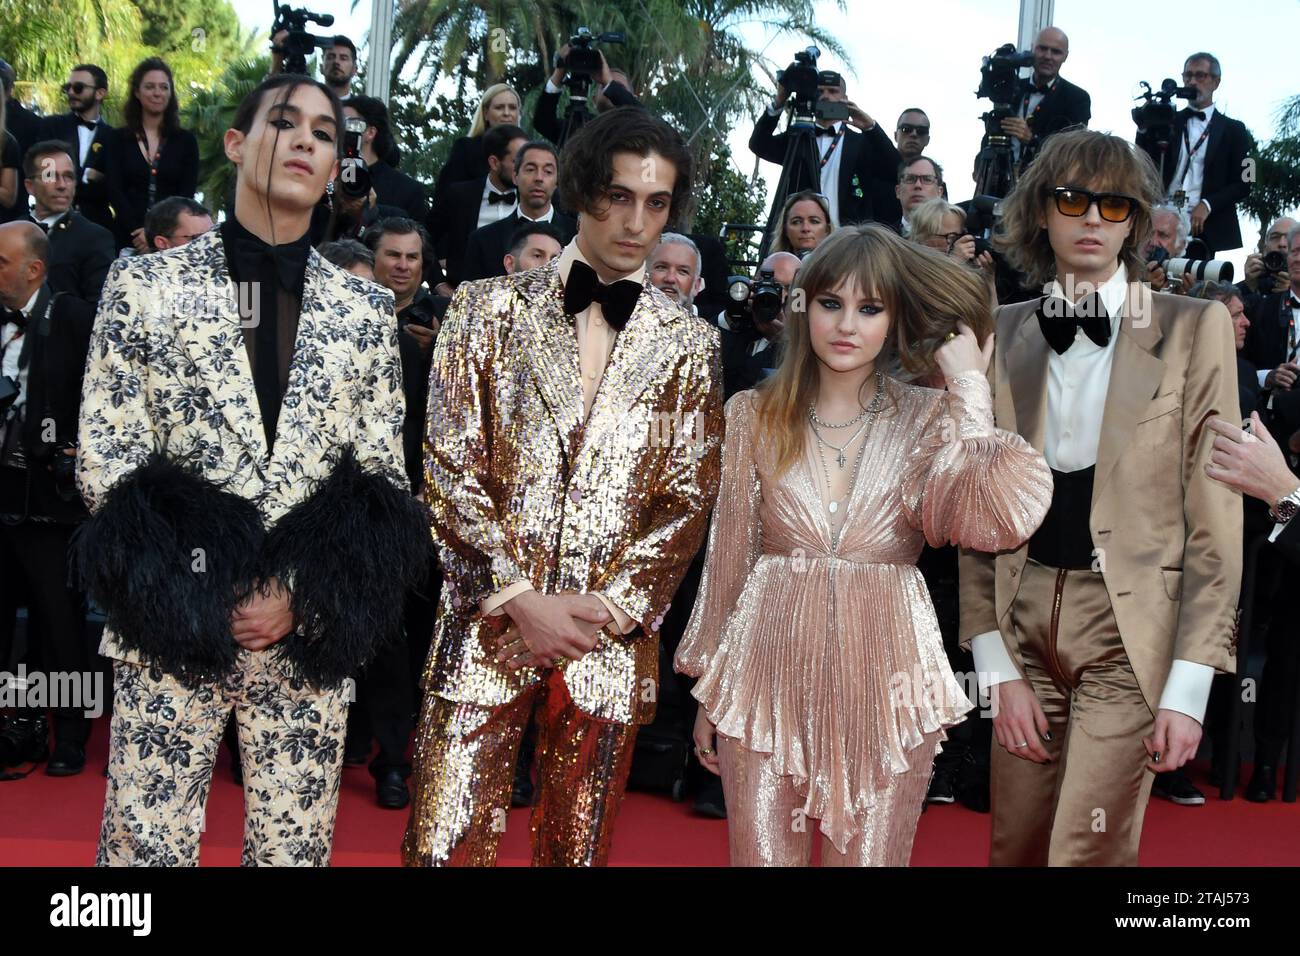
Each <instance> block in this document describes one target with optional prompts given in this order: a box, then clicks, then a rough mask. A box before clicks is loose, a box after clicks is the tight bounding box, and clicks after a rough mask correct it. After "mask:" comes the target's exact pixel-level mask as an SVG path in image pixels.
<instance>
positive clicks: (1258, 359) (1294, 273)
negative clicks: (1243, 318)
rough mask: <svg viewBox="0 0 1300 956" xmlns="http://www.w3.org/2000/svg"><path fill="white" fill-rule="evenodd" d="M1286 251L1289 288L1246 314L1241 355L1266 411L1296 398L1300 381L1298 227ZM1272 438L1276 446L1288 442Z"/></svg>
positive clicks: (1263, 298) (1262, 299)
mask: <svg viewBox="0 0 1300 956" xmlns="http://www.w3.org/2000/svg"><path fill="white" fill-rule="evenodd" d="M1287 250H1288V251H1287V269H1288V272H1289V275H1290V278H1291V285H1290V287H1289V288H1285V289H1279V290H1278V291H1276V292H1274V293H1271V294H1270V295H1265V296H1260V297H1259V298H1257V299H1256V300H1255V302H1254V304H1253V305H1252V306H1251V307H1250V308H1249V310H1248V312H1247V315H1248V316H1249V318H1250V328H1249V329H1247V331H1246V344H1245V346H1244V348H1243V351H1244V353H1245V356H1246V358H1247V359H1248V360H1249V361H1250V363H1251V365H1253V366H1254V367H1255V369H1256V371H1257V375H1258V377H1259V385H1260V388H1261V389H1262V390H1263V391H1265V392H1267V393H1269V396H1270V398H1269V400H1267V401H1268V405H1269V407H1271V406H1272V405H1273V404H1274V402H1275V401H1278V400H1282V399H1283V397H1284V396H1291V397H1287V398H1286V401H1287V402H1291V401H1293V400H1295V399H1297V398H1300V389H1297V388H1296V380H1297V378H1300V364H1298V362H1297V353H1298V352H1300V226H1292V227H1291V230H1290V232H1289V233H1288V234H1287ZM1292 393H1294V394H1293V395H1292ZM1270 427H1273V423H1272V422H1271V421H1270ZM1274 434H1275V437H1276V438H1277V439H1278V441H1279V442H1285V441H1287V439H1288V438H1290V436H1289V435H1281V434H1277V433H1276V432H1275V433H1274Z"/></svg>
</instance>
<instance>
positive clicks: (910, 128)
mask: <svg viewBox="0 0 1300 956" xmlns="http://www.w3.org/2000/svg"><path fill="white" fill-rule="evenodd" d="M898 131H899V132H900V133H903V134H904V135H907V134H909V133H915V134H916V135H917V136H929V135H930V127H928V126H915V125H913V124H912V123H899V124H898Z"/></svg>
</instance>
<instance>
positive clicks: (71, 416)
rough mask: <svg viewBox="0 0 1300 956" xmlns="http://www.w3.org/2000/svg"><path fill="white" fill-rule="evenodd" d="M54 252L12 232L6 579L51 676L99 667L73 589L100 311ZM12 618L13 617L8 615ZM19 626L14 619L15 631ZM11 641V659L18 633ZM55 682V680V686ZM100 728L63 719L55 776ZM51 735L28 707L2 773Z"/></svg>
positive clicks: (5, 238) (64, 772)
mask: <svg viewBox="0 0 1300 956" xmlns="http://www.w3.org/2000/svg"><path fill="white" fill-rule="evenodd" d="M49 259H50V244H49V242H48V241H47V239H46V237H45V234H44V233H42V232H41V231H40V229H38V228H37V227H36V226H35V225H34V224H32V223H30V222H12V223H6V224H5V225H3V226H0V313H2V314H0V376H3V377H0V578H3V580H4V582H5V592H6V595H7V596H6V602H7V601H8V600H10V598H9V597H8V595H13V594H14V593H15V592H23V593H25V594H26V595H27V600H26V604H27V610H28V622H29V626H28V654H27V658H28V660H27V663H28V665H29V666H31V667H33V669H39V670H42V671H45V672H46V673H47V675H53V674H58V673H64V674H82V673H85V672H87V671H91V670H93V669H94V663H93V658H94V655H93V653H92V650H91V647H90V646H89V645H88V644H87V642H86V635H85V615H86V605H85V599H84V597H83V596H82V595H81V594H80V592H78V591H77V590H76V589H74V588H72V587H69V585H68V571H67V568H68V553H69V545H70V542H71V539H72V535H73V533H74V532H75V531H76V529H77V526H78V525H79V524H80V523H81V522H82V521H83V520H84V519H85V517H86V509H85V506H84V505H83V504H82V503H81V497H80V495H79V494H78V493H77V486H76V482H75V480H74V477H73V472H74V466H75V460H74V458H73V456H74V455H75V454H76V444H77V441H76V439H77V408H78V404H79V401H80V398H81V380H82V374H83V372H84V370H85V367H86V350H87V348H88V347H89V342H90V328H91V324H92V322H93V320H94V314H95V313H94V309H93V308H92V307H91V306H90V305H89V304H88V303H86V302H83V301H82V300H81V299H78V298H77V297H76V296H73V295H68V294H67V293H59V292H55V291H54V289H53V288H52V287H51V286H50V284H49V283H48V282H47V281H46V270H47V268H48V265H49ZM5 617H6V618H8V614H6V615H5ZM5 624H6V625H8V621H7V620H6V621H5ZM4 630H5V631H6V633H4V634H3V635H0V661H8V660H9V656H10V650H11V648H10V638H11V637H12V631H11V629H10V628H9V627H8V626H5V628H4ZM51 679H52V677H51ZM89 736H90V720H89V719H88V718H87V717H86V716H85V713H84V711H83V710H82V709H80V708H60V709H56V710H55V711H54V741H55V746H54V753H53V755H52V757H51V759H50V762H49V764H48V765H47V766H46V768H45V772H46V773H47V774H48V775H50V776H54V777H59V776H71V775H73V774H78V773H80V772H81V771H82V769H83V768H84V767H85V765H86V739H87V738H88V737H89ZM46 738H47V725H46V722H45V714H44V712H43V711H41V710H37V709H34V708H28V709H26V710H24V711H20V712H19V716H18V717H17V718H16V720H15V721H13V723H12V724H11V725H10V726H9V727H7V728H6V729H5V730H4V732H3V733H0V767H4V766H11V765H13V764H17V763H25V762H27V761H37V760H43V759H44V758H45V756H46V755H47V754H48V749H47V740H46Z"/></svg>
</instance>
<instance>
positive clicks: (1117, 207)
mask: <svg viewBox="0 0 1300 956" xmlns="http://www.w3.org/2000/svg"><path fill="white" fill-rule="evenodd" d="M1052 196H1053V198H1054V199H1055V200H1056V211H1057V212H1059V213H1060V214H1061V215H1062V216H1074V217H1078V216H1083V215H1086V214H1087V212H1088V207H1089V206H1091V205H1092V204H1093V203H1096V204H1097V212H1099V213H1100V214H1101V218H1102V219H1104V220H1106V221H1107V222H1127V221H1128V220H1129V218H1130V217H1132V215H1133V213H1135V212H1137V208H1138V201H1137V200H1136V199H1134V198H1133V197H1132V196H1123V195H1120V194H1119V193H1092V192H1088V190H1086V189H1076V188H1075V187H1073V186H1057V187H1056V188H1055V189H1053V190H1052Z"/></svg>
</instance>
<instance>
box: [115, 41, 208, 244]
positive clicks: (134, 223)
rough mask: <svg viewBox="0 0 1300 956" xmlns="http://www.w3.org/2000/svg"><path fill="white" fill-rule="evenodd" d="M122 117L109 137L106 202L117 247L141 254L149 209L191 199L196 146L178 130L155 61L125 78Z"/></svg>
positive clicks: (171, 90) (169, 85)
mask: <svg viewBox="0 0 1300 956" xmlns="http://www.w3.org/2000/svg"><path fill="white" fill-rule="evenodd" d="M122 112H123V116H124V117H125V119H126V125H125V126H122V127H121V128H120V129H115V130H114V131H113V139H112V142H113V146H112V149H113V154H112V156H113V162H112V163H111V164H110V166H109V187H108V188H109V197H110V202H111V203H112V204H113V210H114V213H115V216H116V232H117V244H118V246H119V247H124V246H134V247H135V250H136V251H137V252H139V253H145V252H148V251H149V246H148V243H147V242H146V240H145V237H144V217H145V213H146V212H148V211H149V207H150V206H152V205H153V204H154V203H156V202H159V201H161V200H163V199H167V198H169V197H171V196H185V197H186V198H187V199H193V198H194V190H195V188H196V187H197V185H198V178H199V143H198V140H196V139H195V138H194V134H193V133H191V132H190V131H189V130H186V129H181V124H180V116H179V107H178V106H177V103H176V89H175V84H174V83H173V81H172V71H171V68H170V67H168V66H167V64H166V63H164V62H163V61H162V60H160V59H159V58H158V57H150V58H149V59H147V60H143V61H142V62H141V63H140V65H139V66H137V67H136V68H135V70H134V71H133V72H132V73H131V86H130V93H129V94H128V96H127V101H126V106H125V107H124V108H123V110H122Z"/></svg>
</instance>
